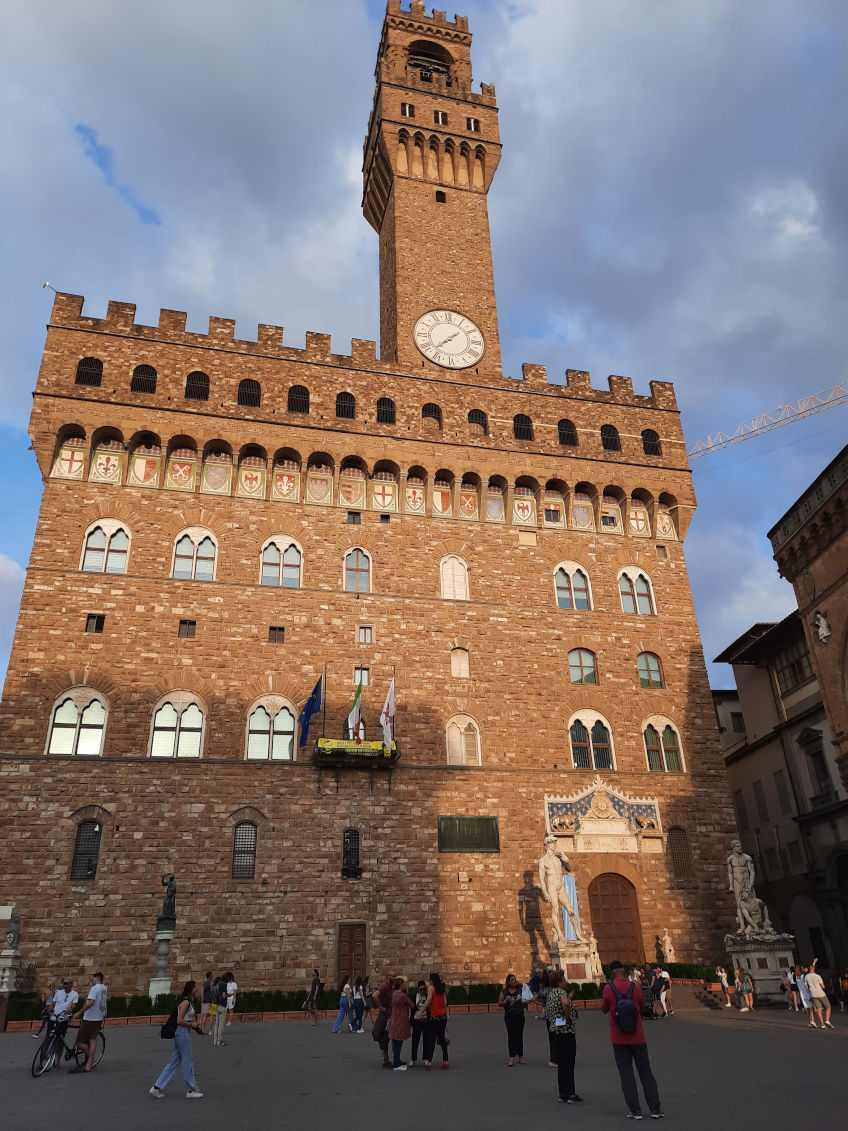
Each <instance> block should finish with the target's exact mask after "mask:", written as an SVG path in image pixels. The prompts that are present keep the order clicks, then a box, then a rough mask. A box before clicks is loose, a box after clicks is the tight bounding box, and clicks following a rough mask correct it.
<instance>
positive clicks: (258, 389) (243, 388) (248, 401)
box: [238, 377, 262, 408]
mask: <svg viewBox="0 0 848 1131" xmlns="http://www.w3.org/2000/svg"><path fill="white" fill-rule="evenodd" d="M238 403H239V404H240V405H243V406H244V407H245V408H259V406H260V405H261V404H262V386H261V385H260V384H259V382H258V381H253V380H251V379H250V378H249V377H246V378H245V379H244V381H239V387H238Z"/></svg>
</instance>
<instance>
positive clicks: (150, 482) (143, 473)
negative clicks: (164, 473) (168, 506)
mask: <svg viewBox="0 0 848 1131" xmlns="http://www.w3.org/2000/svg"><path fill="white" fill-rule="evenodd" d="M158 478H159V460H158V459H149V458H148V457H147V456H135V457H134V458H133V461H132V463H131V464H130V482H132V483H134V484H135V485H136V486H137V487H155V486H156V481H157V479H158Z"/></svg>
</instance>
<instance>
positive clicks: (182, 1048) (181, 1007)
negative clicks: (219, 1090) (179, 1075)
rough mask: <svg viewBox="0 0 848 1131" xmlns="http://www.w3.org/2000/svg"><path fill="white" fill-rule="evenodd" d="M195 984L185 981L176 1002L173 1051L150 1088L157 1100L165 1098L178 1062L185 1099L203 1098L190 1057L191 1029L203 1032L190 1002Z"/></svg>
mask: <svg viewBox="0 0 848 1131" xmlns="http://www.w3.org/2000/svg"><path fill="white" fill-rule="evenodd" d="M196 984H197V983H196V982H186V984H185V985H184V986H183V992H182V993H181V994H180V998H179V1001H178V1002H177V1030H176V1032H175V1033H174V1051H173V1052H172V1053H171V1059H170V1060H169V1061H168V1063H167V1064H166V1065H165V1067H164V1068H163V1069H162V1071H161V1072H160V1073H159V1076H158V1077H157V1079H156V1083H155V1084H154V1085H153V1087H152V1088H151V1089H150V1094H151V1096H155V1097H156V1099H157V1100H163V1099H164V1098H165V1089H166V1088H167V1087H168V1084H170V1082H171V1078H172V1077H173V1075H174V1073H175V1072H176V1071H177V1065H178V1064H179V1065H182V1070H183V1080H184V1081H185V1086H186V1099H187V1100H201V1099H203V1092H201V1091H200V1090H199V1089H198V1087H197V1081H196V1080H195V1078H194V1064H193V1062H192V1058H191V1033H192V1030H194V1032H195V1033H202V1032H203V1030H202V1029H201V1028H200V1026H199V1025H198V1023H197V1021H196V1019H195V1014H194V1006H193V1005H192V1004H191V995H192V994H193V993H194V987H195V986H196Z"/></svg>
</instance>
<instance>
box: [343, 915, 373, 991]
mask: <svg viewBox="0 0 848 1131" xmlns="http://www.w3.org/2000/svg"><path fill="white" fill-rule="evenodd" d="M366 958H367V954H366V947H365V924H364V923H339V950H338V968H337V970H336V974H337V976H338V978H339V985H341V979H342V978H343V977H344V976H345V974H346V975H347V976H348V977H349V978H354V977H355V976H356V975H357V974H359V975H360V976H362V977H364V976H365V974H367V972H368V968H367V966H366V965H365V962H366Z"/></svg>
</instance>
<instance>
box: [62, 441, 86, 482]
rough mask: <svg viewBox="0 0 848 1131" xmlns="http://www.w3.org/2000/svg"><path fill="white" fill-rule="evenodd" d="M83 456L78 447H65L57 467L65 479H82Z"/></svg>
mask: <svg viewBox="0 0 848 1131" xmlns="http://www.w3.org/2000/svg"><path fill="white" fill-rule="evenodd" d="M83 463H84V461H83V458H82V455H81V454H80V452H78V451H77V450H76V448H63V449H62V454H61V455H60V456H59V460H58V463H57V469H58V473H59V475H61V476H62V477H63V478H64V479H82V469H83Z"/></svg>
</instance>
